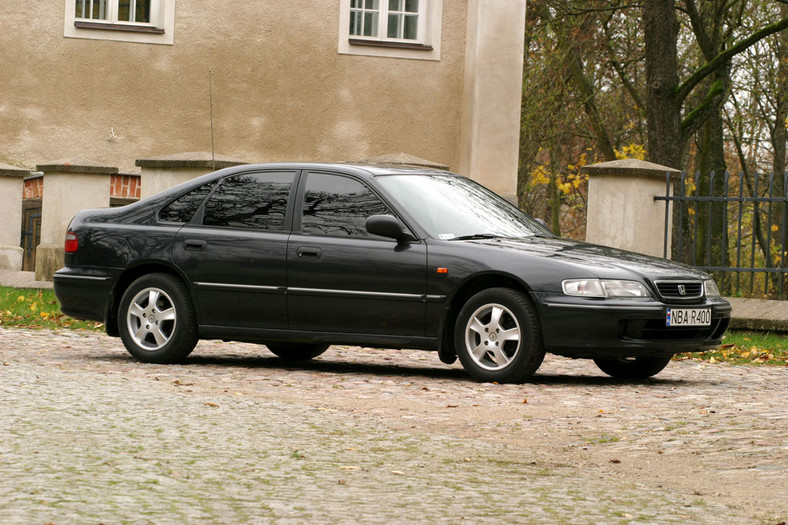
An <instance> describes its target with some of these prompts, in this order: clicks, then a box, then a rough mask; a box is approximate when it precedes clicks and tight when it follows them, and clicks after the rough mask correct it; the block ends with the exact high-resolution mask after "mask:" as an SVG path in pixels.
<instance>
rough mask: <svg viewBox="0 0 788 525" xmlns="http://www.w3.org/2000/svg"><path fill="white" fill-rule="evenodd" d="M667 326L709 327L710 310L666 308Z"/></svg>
mask: <svg viewBox="0 0 788 525" xmlns="http://www.w3.org/2000/svg"><path fill="white" fill-rule="evenodd" d="M665 324H666V325H667V326H711V308H668V314H667V319H666V320H665Z"/></svg>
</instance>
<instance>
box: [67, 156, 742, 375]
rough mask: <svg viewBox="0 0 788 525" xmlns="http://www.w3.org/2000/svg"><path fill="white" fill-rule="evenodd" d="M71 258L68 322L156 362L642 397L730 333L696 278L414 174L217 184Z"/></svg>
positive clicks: (302, 172) (264, 174)
mask: <svg viewBox="0 0 788 525" xmlns="http://www.w3.org/2000/svg"><path fill="white" fill-rule="evenodd" d="M65 251H66V256H65V267H64V268H62V269H61V270H59V271H58V272H57V273H56V274H55V276H54V285H55V292H56V294H57V296H58V299H59V300H60V302H61V304H62V310H63V313H65V314H67V315H70V316H72V317H76V318H78V319H92V320H97V321H102V322H103V323H104V324H105V326H106V331H107V333H108V334H109V335H112V336H120V338H121V339H122V340H123V344H124V345H125V347H126V348H127V349H128V351H129V352H130V353H131V354H132V355H133V356H134V357H136V358H137V359H140V360H142V361H147V362H155V363H172V362H178V361H182V360H183V359H184V358H186V356H187V355H189V353H190V352H191V351H192V349H193V348H194V346H195V345H196V343H197V341H198V339H224V340H233V341H247V342H254V343H262V344H265V345H266V346H267V347H268V349H269V350H271V351H272V352H273V353H274V354H276V355H277V356H279V357H281V358H283V359H287V360H301V359H309V358H313V357H315V356H317V355H319V354H321V353H322V352H324V351H325V350H326V349H327V348H328V347H329V345H331V344H347V345H362V346H371V347H382V348H418V349H424V350H437V351H438V353H439V355H440V359H441V360H442V361H443V362H445V363H452V362H453V361H454V360H455V359H456V358H457V357H459V359H460V361H461V362H462V365H463V367H464V368H465V370H466V371H467V372H468V373H469V374H470V375H471V376H473V377H474V378H476V379H477V380H481V381H497V382H521V381H523V380H524V379H525V378H527V377H528V376H530V375H531V374H533V373H534V372H536V370H537V368H539V365H540V364H541V363H542V359H543V358H544V355H545V352H552V353H555V354H559V355H564V356H569V357H577V358H591V359H593V360H594V361H595V363H596V364H597V365H598V366H599V367H600V368H601V369H602V370H603V371H604V372H606V373H607V374H609V375H612V376H615V377H629V378H643V377H649V376H652V375H654V374H656V373H658V372H659V371H660V370H662V369H663V368H664V367H665V366H666V365H667V364H668V362H669V361H670V358H671V356H673V355H674V354H675V353H677V352H685V351H698V350H705V349H709V348H713V347H715V346H717V345H719V344H720V340H721V338H722V336H723V334H724V333H725V330H726V328H727V327H728V323H729V322H730V311H731V308H730V305H729V303H728V302H727V301H725V300H724V299H722V298H721V297H720V294H719V291H718V289H717V286H716V285H715V284H714V281H713V280H712V279H711V278H710V277H709V276H708V275H707V274H705V273H703V272H701V271H698V270H696V269H693V268H691V267H687V266H683V265H679V264H675V263H672V262H670V261H667V260H664V259H658V258H654V257H648V256H644V255H639V254H635V253H630V252H626V251H621V250H615V249H611V248H606V247H602V246H595V245H591V244H585V243H581V242H576V241H570V240H565V239H560V238H558V237H556V236H555V235H553V234H552V233H551V232H550V231H549V230H547V229H546V228H545V227H543V226H542V225H541V224H540V223H539V222H537V221H536V220H534V219H532V218H531V217H529V216H528V215H526V214H524V213H523V212H521V211H520V210H519V209H517V207H515V206H513V205H511V204H510V203H508V202H507V201H506V200H504V199H502V198H500V197H499V196H497V195H496V194H494V193H493V192H491V191H489V190H487V189H486V188H484V187H483V186H481V185H479V184H477V183H476V182H474V181H472V180H470V179H468V178H465V177H462V176H459V175H455V174H452V173H448V172H445V171H439V170H430V169H421V168H403V167H384V166H352V165H344V164H261V165H245V166H238V167H233V168H228V169H224V170H220V171H217V172H215V173H212V174H209V175H205V176H203V177H200V178H197V179H194V180H192V181H190V182H187V183H184V184H181V185H179V186H176V187H174V188H172V189H170V190H167V191H164V192H162V193H159V194H157V195H154V196H152V197H149V198H147V199H143V200H141V201H139V202H137V203H135V204H131V205H129V206H125V207H122V208H114V209H100V210H84V211H82V212H80V213H78V214H77V215H76V216H75V217H74V219H73V220H72V221H71V224H70V226H69V229H68V232H67V234H66V243H65Z"/></svg>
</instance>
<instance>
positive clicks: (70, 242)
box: [66, 232, 79, 253]
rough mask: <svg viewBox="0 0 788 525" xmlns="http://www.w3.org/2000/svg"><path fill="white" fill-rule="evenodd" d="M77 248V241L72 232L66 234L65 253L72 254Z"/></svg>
mask: <svg viewBox="0 0 788 525" xmlns="http://www.w3.org/2000/svg"><path fill="white" fill-rule="evenodd" d="M78 248H79V240H78V239H77V234H76V233H74V232H68V233H66V253H74V252H75V251H77V249H78Z"/></svg>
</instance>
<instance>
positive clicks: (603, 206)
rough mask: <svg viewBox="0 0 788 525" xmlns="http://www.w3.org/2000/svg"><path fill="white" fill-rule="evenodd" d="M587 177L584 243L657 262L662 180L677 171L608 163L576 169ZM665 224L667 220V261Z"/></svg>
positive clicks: (660, 241)
mask: <svg viewBox="0 0 788 525" xmlns="http://www.w3.org/2000/svg"><path fill="white" fill-rule="evenodd" d="M580 170H581V172H583V173H586V174H588V212H587V218H586V241H587V242H590V243H593V244H602V245H604V246H612V247H614V248H622V249H625V250H630V251H633V252H638V253H644V254H646V255H654V256H657V257H662V255H663V250H664V246H665V206H667V202H664V201H655V200H654V197H657V196H663V197H664V196H665V191H666V189H667V186H668V185H667V184H666V175H667V174H668V173H670V174H671V177H675V176H677V175H679V174H680V173H681V172H680V171H679V170H675V169H673V168H667V167H665V166H660V165H658V164H653V163H651V162H646V161H642V160H634V159H624V160H614V161H611V162H603V163H601V164H593V165H591V166H584V167H582V168H580ZM671 223H672V221H671V219H670V215H668V227H667V232H668V239H667V242H668V244H667V245H668V253H667V255H668V257H670V231H671Z"/></svg>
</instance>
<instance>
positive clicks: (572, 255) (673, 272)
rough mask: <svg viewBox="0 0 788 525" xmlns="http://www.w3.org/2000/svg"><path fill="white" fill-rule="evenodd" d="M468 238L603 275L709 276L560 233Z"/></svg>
mask: <svg viewBox="0 0 788 525" xmlns="http://www.w3.org/2000/svg"><path fill="white" fill-rule="evenodd" d="M468 242H473V243H478V244H482V245H485V246H487V247H497V248H498V249H504V250H507V251H519V252H523V255H526V254H527V255H530V256H535V257H539V258H545V259H553V260H554V261H555V262H556V263H559V264H561V263H563V264H568V265H571V266H574V267H575V268H577V269H578V270H580V271H585V272H586V273H588V274H593V276H596V277H600V278H622V272H623V273H633V274H636V275H637V276H639V277H641V278H646V279H649V280H652V281H654V280H658V279H668V278H685V279H686V278H692V279H708V278H709V277H708V275H707V274H706V273H704V272H702V271H700V270H698V269H696V268H693V267H691V266H687V265H685V264H680V263H676V262H673V261H669V260H667V259H662V258H659V257H652V256H649V255H643V254H640V253H634V252H629V251H626V250H619V249H616V248H610V247H607V246H599V245H595V244H588V243H585V242H580V241H573V240H569V239H560V238H557V237H529V238H525V239H505V238H499V239H484V240H475V241H468ZM588 276H589V277H591V276H592V275H588Z"/></svg>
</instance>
